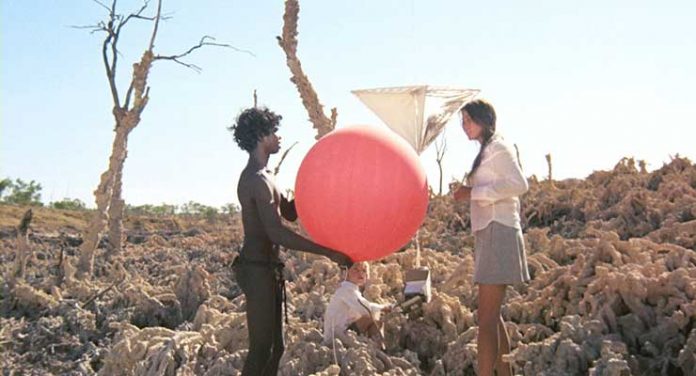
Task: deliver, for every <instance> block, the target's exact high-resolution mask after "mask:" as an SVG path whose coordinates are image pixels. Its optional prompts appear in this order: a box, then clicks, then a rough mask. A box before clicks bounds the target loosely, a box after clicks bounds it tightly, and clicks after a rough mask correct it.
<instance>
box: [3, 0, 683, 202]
mask: <svg viewBox="0 0 696 376" xmlns="http://www.w3.org/2000/svg"><path fill="white" fill-rule="evenodd" d="M153 1H154V0H153ZM140 4H141V3H140V2H138V1H125V0H124V1H121V2H119V5H120V9H121V10H122V12H124V13H127V12H128V11H130V10H135V9H137V8H138V7H139V6H140ZM695 4H696V3H694V2H693V1H664V2H659V4H658V2H655V1H619V0H617V1H594V0H592V1H584V2H565V1H564V2H558V1H526V2H521V1H497V2H473V1H461V0H459V1H455V0H453V1H441V0H429V1H425V0H399V1H397V0H392V1H386V0H385V1H382V0H380V1H374V0H373V1H360V0H355V1H326V0H324V1H319V0H311V1H302V0H301V1H300V6H301V10H300V20H299V47H298V54H299V57H300V59H301V61H302V65H303V68H304V70H305V73H306V74H307V75H308V76H309V78H310V80H311V82H312V84H313V85H314V87H315V89H316V91H317V93H318V95H319V98H320V100H321V102H322V104H323V105H324V106H325V108H326V112H327V113H328V110H329V108H331V107H337V108H338V113H339V126H345V125H349V124H365V123H367V124H380V121H379V119H378V118H377V117H376V116H374V115H373V114H372V113H371V112H370V111H369V110H368V109H367V108H366V107H365V106H364V105H362V104H361V103H360V102H359V101H358V99H357V98H356V97H354V96H353V95H352V94H351V93H350V91H351V90H354V89H360V88H371V87H383V86H404V85H411V84H430V85H447V86H458V87H466V88H478V89H481V94H480V96H481V97H483V98H486V99H489V100H490V101H491V102H492V103H493V104H494V105H495V106H496V109H497V111H498V118H499V122H498V128H499V130H500V131H501V132H502V133H503V134H504V135H505V136H506V138H507V139H508V140H509V141H511V142H514V143H516V144H517V145H518V146H519V148H520V152H521V157H522V163H523V166H524V168H525V173H526V174H527V175H532V174H536V175H537V176H539V177H543V176H545V175H546V171H547V167H546V161H545V159H544V155H545V154H547V153H551V154H552V156H553V164H554V175H555V177H556V178H569V177H577V178H583V177H585V176H587V175H588V174H589V173H591V172H592V171H593V170H598V169H610V168H612V167H613V166H614V164H616V163H617V162H618V160H619V159H620V158H622V157H624V156H629V157H630V156H633V157H635V158H636V159H644V160H646V161H647V162H648V167H649V169H655V168H659V167H660V166H661V165H662V163H664V162H667V161H669V159H670V156H672V155H675V154H677V153H679V154H680V155H683V156H687V157H689V158H690V159H691V160H692V161H693V160H696V147H695V146H694V145H696V142H695V141H694V140H696V94H695V93H694V88H696V68H694V67H696V23H694V22H693V20H694V18H695V17H696V5H695ZM163 7H164V11H165V12H166V13H168V14H170V15H171V16H172V17H173V18H172V19H170V20H168V21H166V22H165V23H163V24H162V25H161V28H160V32H159V35H158V39H157V42H156V52H158V53H161V54H173V53H178V52H181V51H183V50H185V49H187V48H188V47H190V46H191V45H194V44H195V43H197V41H198V39H199V38H200V37H201V36H203V35H211V36H214V37H215V38H217V40H218V41H219V42H222V43H229V44H231V45H234V46H235V47H238V48H240V49H245V50H249V51H251V52H253V54H254V56H252V55H249V54H245V53H240V52H235V51H232V50H228V49H221V48H209V49H204V50H200V51H198V52H197V53H196V54H194V55H192V56H191V57H190V58H189V59H188V61H189V62H191V63H195V64H196V65H198V66H200V67H202V68H203V71H202V72H201V73H200V74H198V73H196V72H194V71H192V70H189V69H186V68H184V67H182V66H180V65H177V64H173V63H169V62H157V63H156V64H155V66H154V67H153V69H152V70H151V75H150V80H149V84H150V87H151V91H150V93H151V95H150V96H151V98H150V102H149V104H148V107H147V108H146V109H145V112H144V113H143V116H142V121H141V123H140V125H139V126H138V127H137V128H136V129H135V130H134V131H133V133H132V134H131V138H130V144H129V154H128V159H127V161H126V165H125V171H124V197H125V199H126V201H127V202H128V203H130V204H135V205H139V204H144V203H151V204H158V203H162V202H166V203H173V204H181V203H184V202H187V201H189V200H193V201H197V202H201V203H204V204H207V205H213V206H219V205H223V204H225V203H228V202H237V198H236V182H237V177H238V175H239V173H240V171H241V169H242V168H243V167H244V165H245V163H246V159H247V156H246V154H245V153H244V152H243V151H241V150H240V149H239V148H238V147H237V146H236V145H235V144H234V142H233V140H232V137H231V135H230V133H229V132H228V131H227V130H226V127H227V126H229V125H230V124H232V122H233V120H234V118H235V116H236V115H237V114H238V113H239V111H240V110H241V109H242V108H244V107H248V106H251V105H252V104H253V100H252V92H253V90H254V89H256V90H257V91H258V96H259V103H260V104H262V105H266V106H268V107H269V108H271V109H272V110H274V111H276V112H278V113H280V114H282V115H283V124H282V126H281V130H280V135H281V136H282V137H283V145H284V146H286V147H287V146H290V145H291V144H293V143H294V142H296V141H297V142H299V144H298V146H297V147H295V148H294V149H293V150H292V151H291V152H290V154H289V156H288V158H287V159H286V161H285V162H284V164H283V167H282V169H281V172H280V174H279V176H278V184H279V186H281V188H282V189H287V188H292V186H293V185H294V178H295V174H296V172H297V168H298V167H299V164H300V162H301V160H302V157H303V156H304V155H305V154H306V152H307V151H308V149H309V148H310V147H311V146H312V144H313V143H314V138H313V136H314V131H313V130H312V128H311V124H310V123H309V122H308V120H307V118H308V116H307V113H306V111H305V109H304V107H303V106H302V103H301V100H300V98H299V95H298V93H297V90H296V88H295V87H294V85H293V84H292V83H291V82H290V81H289V77H290V73H289V70H288V68H287V66H286V65H285V56H284V54H283V52H282V50H281V49H280V48H279V47H278V45H277V43H276V40H275V36H276V35H279V34H280V33H281V28H282V15H283V10H284V9H283V3H282V2H281V1H261V2H252V1H248V0H247V1H237V0H227V1H223V0H220V1H217V0H200V1H195V2H194V1H183V0H169V1H167V0H165V1H164V5H163ZM153 9H154V7H153ZM105 16H106V15H105V13H104V10H103V8H101V7H100V6H99V5H97V4H96V3H94V2H92V1H88V0H84V1H82V0H79V1H78V0H69V1H68V0H64V1H57V0H53V1H49V0H43V1H38V0H2V1H0V59H1V60H0V101H1V102H0V148H1V149H0V176H1V177H11V178H21V179H24V180H32V179H33V180H36V181H38V182H40V183H42V185H43V187H44V189H43V197H42V198H43V200H44V201H45V202H49V201H55V200H60V199H62V198H64V197H69V198H79V199H81V200H83V201H85V202H87V203H88V205H90V206H93V205H94V204H93V201H94V198H93V196H92V191H93V190H94V189H95V187H96V185H97V183H98V179H99V175H100V174H101V173H102V172H103V170H104V169H105V168H106V166H107V158H108V155H109V153H110V149H111V142H112V139H113V132H112V129H113V124H114V121H113V117H112V116H111V107H112V103H111V98H110V93H109V90H108V86H107V81H106V77H105V74H104V71H103V67H102V62H101V55H100V46H101V42H102V40H103V35H102V34H90V32H89V31H88V30H79V29H75V28H71V27H70V26H71V25H90V24H95V23H97V22H98V21H100V20H102V19H105ZM130 26H131V27H130V28H127V29H126V30H125V33H124V34H123V35H122V38H121V43H120V46H121V54H122V55H121V56H120V58H119V59H120V64H121V65H120V66H119V80H120V86H121V91H122V92H123V91H125V89H126V88H125V85H126V84H127V81H128V80H129V77H130V74H131V64H132V63H134V62H136V61H137V60H138V59H139V57H140V55H141V54H142V52H143V51H144V49H145V48H146V47H147V42H148V40H149V32H150V24H149V23H146V22H133V23H132V24H131V25H130ZM446 137H447V140H448V141H447V142H448V151H447V154H446V155H445V159H444V168H445V174H444V175H445V181H449V180H450V179H451V178H452V177H458V178H460V177H461V176H463V175H464V173H465V172H466V171H467V169H468V167H469V166H470V164H471V161H472V159H473V157H474V156H475V153H476V151H477V145H476V144H474V143H473V142H470V141H468V140H466V137H465V136H464V134H463V132H462V131H461V128H460V127H459V125H458V123H457V122H456V121H453V122H451V123H450V124H449V125H448V127H447V130H446ZM433 149H434V147H431V148H430V149H429V150H427V151H426V152H425V153H424V154H423V155H422V156H421V161H422V162H423V165H424V167H425V168H426V170H427V171H428V176H429V179H430V181H431V182H434V183H436V182H437V178H438V174H437V168H436V164H435V156H434V150H433ZM278 157H279V155H278V156H276V157H274V158H272V159H271V161H270V163H269V165H270V166H275V165H276V163H277V160H278Z"/></svg>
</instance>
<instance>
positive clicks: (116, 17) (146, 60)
mask: <svg viewBox="0 0 696 376" xmlns="http://www.w3.org/2000/svg"><path fill="white" fill-rule="evenodd" d="M94 1H95V3H97V4H99V5H100V6H102V7H103V8H105V9H107V11H108V12H109V14H108V18H107V20H106V21H102V22H100V23H99V24H97V25H94V26H87V27H81V28H91V29H92V32H93V33H94V32H104V33H106V37H105V38H104V42H103V43H102V61H103V64H104V69H105V71H106V77H107V80H108V84H109V89H110V91H111V98H112V101H113V110H112V114H113V116H114V119H115V122H116V125H115V127H114V132H115V135H114V141H113V143H112V149H111V156H110V157H109V166H108V168H107V170H106V171H105V172H104V173H102V175H101V178H100V181H99V185H98V186H97V189H96V190H95V191H94V196H95V199H96V204H97V210H96V211H95V213H94V215H93V217H92V218H91V219H90V222H89V224H88V227H87V229H86V230H85V235H84V236H83V239H84V241H83V243H82V245H81V247H80V259H79V261H78V276H79V277H80V278H85V277H90V276H91V275H92V273H93V268H94V252H95V250H96V248H97V245H98V243H99V237H100V234H101V232H102V230H103V229H104V227H105V226H106V223H107V221H108V222H109V248H108V254H114V253H117V252H119V251H120V250H121V248H122V242H123V225H122V218H123V208H124V207H125V202H124V200H123V199H122V198H121V191H122V176H123V166H124V162H125V160H126V157H127V145H128V136H129V134H130V132H131V131H132V130H133V129H134V128H135V127H136V126H137V125H138V124H139V123H140V116H141V114H142V112H143V110H145V107H146V106H147V103H148V101H149V99H150V97H149V93H150V87H149V86H148V85H147V79H148V74H149V73H150V68H151V67H152V64H153V62H155V61H156V60H170V61H174V62H175V63H178V64H181V65H183V66H185V67H187V68H191V69H193V70H195V71H197V72H200V68H199V67H198V66H196V65H194V64H191V63H187V62H184V61H183V60H182V58H184V57H186V56H188V55H189V54H191V53H192V52H194V51H195V50H197V49H199V48H202V47H204V46H220V47H228V48H232V49H235V50H238V49H236V48H234V47H232V46H230V45H227V44H221V43H215V42H213V41H214V39H213V38H212V37H210V36H204V37H203V38H201V40H200V41H199V42H198V44H196V45H194V46H193V47H190V48H189V49H188V50H186V51H185V52H183V53H180V54H175V55H156V54H155V53H154V47H155V40H156V37H157V31H158V28H159V22H160V20H162V19H164V17H163V16H162V0H158V2H157V10H156V13H155V15H154V16H145V15H144V12H145V10H146V9H147V7H148V5H149V0H144V3H143V5H142V7H141V8H140V9H138V10H137V11H136V12H133V13H131V14H129V15H127V16H124V15H122V14H119V13H117V12H116V3H117V0H113V1H112V3H111V6H110V7H108V6H106V5H105V4H103V3H101V2H100V1H98V0H94ZM134 19H136V20H146V21H152V22H153V28H152V33H151V35H150V41H149V45H148V47H147V49H146V50H145V52H144V53H143V55H142V57H141V59H140V62H138V63H135V64H133V75H132V78H131V81H130V83H129V86H128V89H127V90H126V94H125V97H124V98H123V100H122V99H121V96H120V95H119V90H118V87H117V84H116V71H117V68H118V57H119V50H118V42H119V38H120V37H121V32H122V30H123V28H124V27H125V26H126V25H127V24H128V23H129V21H131V20H134ZM238 51H242V50H238ZM244 52H248V51H244Z"/></svg>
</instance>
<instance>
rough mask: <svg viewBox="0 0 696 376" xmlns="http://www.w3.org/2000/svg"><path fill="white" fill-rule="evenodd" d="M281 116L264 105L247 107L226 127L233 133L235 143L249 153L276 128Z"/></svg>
mask: <svg viewBox="0 0 696 376" xmlns="http://www.w3.org/2000/svg"><path fill="white" fill-rule="evenodd" d="M282 118H283V117H282V116H280V115H278V114H276V113H275V112H273V111H271V110H269V109H268V108H266V107H252V108H247V109H246V110H243V111H242V112H241V113H240V114H239V116H237V121H236V122H235V123H234V125H232V126H231V127H229V128H228V129H229V130H230V131H231V132H232V133H233V134H234V141H235V142H237V145H239V147H240V148H242V149H244V150H246V151H248V152H250V153H251V152H252V151H253V150H254V148H255V147H256V144H257V143H258V142H259V140H261V139H262V138H263V137H265V136H268V135H269V134H271V133H273V132H276V131H277V130H278V127H279V126H280V120H281V119H282Z"/></svg>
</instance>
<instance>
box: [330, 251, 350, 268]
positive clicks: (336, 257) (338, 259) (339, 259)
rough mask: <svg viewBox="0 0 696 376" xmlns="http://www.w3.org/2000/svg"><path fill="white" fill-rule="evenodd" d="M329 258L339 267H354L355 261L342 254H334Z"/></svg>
mask: <svg viewBox="0 0 696 376" xmlns="http://www.w3.org/2000/svg"><path fill="white" fill-rule="evenodd" d="M328 257H329V259H331V261H333V262H335V263H337V264H338V266H341V267H346V268H350V267H351V266H353V260H351V259H350V257H348V256H347V255H345V254H343V253H341V252H338V251H336V252H333V253H332V254H330V255H329V256H328Z"/></svg>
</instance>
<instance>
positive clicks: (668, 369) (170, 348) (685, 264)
mask: <svg viewBox="0 0 696 376" xmlns="http://www.w3.org/2000/svg"><path fill="white" fill-rule="evenodd" d="M522 201H523V209H522V216H523V222H524V232H525V241H526V246H527V253H528V257H529V264H530V271H531V274H532V281H531V282H530V283H529V284H526V285H521V286H514V287H509V288H508V294H507V298H506V305H505V307H504V309H503V317H504V318H505V320H506V325H507V326H508V329H509V331H510V334H511V341H512V347H513V352H512V353H511V354H509V355H508V356H507V360H508V361H510V362H512V364H513V367H514V370H515V372H516V373H517V374H521V375H696V165H694V164H693V163H691V162H690V161H688V160H686V159H683V158H679V157H676V158H674V159H672V161H671V162H670V163H668V164H666V165H664V166H663V167H662V168H660V169H658V170H655V171H652V172H647V171H645V168H644V166H642V165H641V163H636V162H635V161H634V160H632V159H623V160H621V161H620V162H619V163H618V164H617V165H616V166H615V167H614V168H613V169H612V170H610V171H597V172H594V173H593V174H591V175H590V176H588V177H587V178H585V179H582V180H580V179H570V180H563V181H545V180H544V181H541V180H538V179H537V178H535V177H531V178H530V191H529V192H528V193H527V194H526V195H525V196H523V198H522ZM25 210H26V208H20V207H15V206H10V205H0V223H2V224H3V225H2V227H0V247H1V249H0V274H1V276H0V278H2V279H1V280H0V282H2V286H1V290H0V294H1V295H0V368H1V369H2V370H3V375H46V374H55V375H93V374H99V375H238V374H239V373H240V370H241V368H242V365H243V362H244V358H245V356H246V346H247V331H246V323H245V314H244V297H243V296H242V295H240V291H239V289H238V287H237V286H236V284H235V282H234V276H233V275H232V273H231V270H230V268H229V263H230V261H231V260H232V258H233V257H234V256H235V255H236V252H237V249H238V247H239V245H240V241H241V239H242V235H241V234H242V229H241V224H240V220H239V216H238V215H231V216H229V215H226V216H223V215H220V216H219V217H217V218H197V217H183V216H173V217H144V216H131V217H128V218H127V222H126V228H127V234H126V235H127V239H128V241H127V243H126V244H127V245H126V248H125V250H124V251H123V252H121V253H120V254H118V255H116V256H114V257H111V258H110V259H109V260H107V259H106V257H105V256H104V248H100V249H99V251H98V253H97V258H96V265H95V275H94V277H93V278H91V279H78V278H76V276H75V268H74V266H73V265H75V263H76V258H77V257H78V256H79V254H78V252H79V249H78V246H79V244H80V243H81V235H80V231H81V229H82V228H83V227H84V225H85V223H86V218H87V216H88V215H89V212H84V211H82V212H81V211H74V212H73V211H61V210H55V209H45V208H37V209H34V219H33V221H32V222H31V226H30V229H29V232H28V235H27V236H22V234H21V232H20V231H18V229H17V225H18V224H19V223H20V220H21V219H22V216H23V214H24V212H25ZM418 240H419V242H418V243H419V246H420V247H421V249H422V256H421V257H422V263H423V264H424V265H427V266H428V267H429V269H430V271H431V274H432V282H433V298H432V301H431V302H429V303H427V304H424V305H422V307H419V309H417V310H414V311H410V312H395V313H390V314H388V315H386V316H385V317H384V320H385V339H386V345H387V349H386V351H381V350H379V349H378V347H377V346H376V345H375V344H374V343H373V342H372V341H371V340H370V339H367V338H364V337H362V336H356V335H355V334H353V333H349V334H347V335H346V336H345V337H344V338H343V339H336V340H335V341H334V343H333V344H324V343H323V342H322V333H321V328H322V323H321V320H322V317H323V312H324V309H325V307H326V305H327V303H328V300H329V298H330V297H331V294H332V292H333V291H334V289H335V288H336V287H337V285H338V284H339V282H340V280H341V278H340V272H339V269H338V267H337V266H335V265H334V264H332V263H331V262H329V261H328V260H327V259H325V258H321V257H315V256H312V255H306V254H302V253H297V252H294V251H287V252H285V257H286V260H285V262H286V266H287V268H286V272H287V273H286V277H287V279H288V283H287V290H288V313H289V325H286V329H285V336H286V351H285V355H284V357H283V360H282V361H281V370H280V374H281V375H287V376H290V375H292V376H294V375H311V374H315V375H474V374H475V373H476V372H475V366H476V358H477V356H476V330H477V326H476V322H477V318H476V294H477V289H476V288H475V286H474V285H473V284H472V281H471V275H472V271H473V257H472V251H471V247H472V245H473V238H472V237H471V234H470V232H469V218H468V207H467V206H466V204H455V203H453V202H452V200H451V199H450V198H449V197H432V198H431V204H430V208H429V212H428V216H427V218H426V221H425V223H424V224H423V226H422V228H421V230H420V231H419V234H418ZM102 243H103V244H104V245H106V242H102ZM22 247H24V249H27V250H28V254H27V266H26V271H25V278H23V279H16V280H15V279H13V278H11V275H12V273H13V270H15V269H14V268H15V265H16V261H17V257H19V256H18V255H20V254H21V252H18V250H20V249H21V248H22ZM414 248H415V244H411V245H409V246H408V247H405V248H404V249H403V250H402V251H400V252H397V253H395V254H393V255H391V256H389V257H387V258H385V259H383V260H380V261H376V262H374V263H373V264H372V274H371V277H370V280H369V286H368V287H367V288H366V290H365V295H366V296H367V297H368V298H369V299H371V300H374V301H378V302H382V303H386V302H400V301H403V287H404V281H403V278H404V272H405V271H406V270H407V269H409V268H411V267H413V266H414V265H415V262H416V251H415V249H414Z"/></svg>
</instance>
